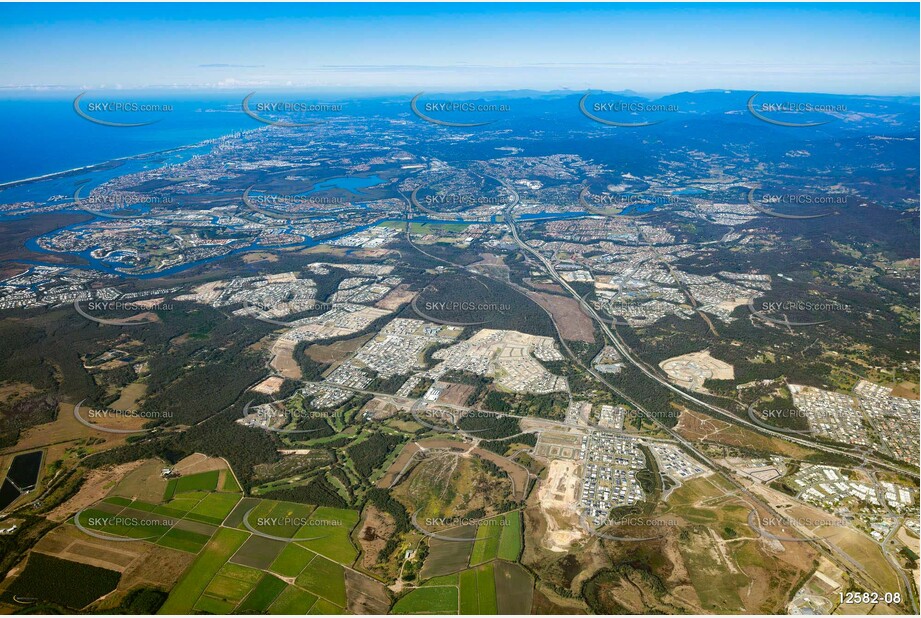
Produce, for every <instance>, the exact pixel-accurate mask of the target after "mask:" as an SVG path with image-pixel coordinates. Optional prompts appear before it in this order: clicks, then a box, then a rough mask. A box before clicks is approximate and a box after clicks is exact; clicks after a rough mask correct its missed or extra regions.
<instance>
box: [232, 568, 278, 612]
mask: <svg viewBox="0 0 921 618" xmlns="http://www.w3.org/2000/svg"><path fill="white" fill-rule="evenodd" d="M286 586H287V584H286V583H285V582H283V581H281V580H280V579H278V578H277V577H275V576H274V575H268V574H267V575H264V576H263V577H262V579H261V580H260V581H259V583H258V584H256V587H255V588H253V590H252V592H250V593H249V595H248V596H247V597H246V598H245V599H244V600H243V603H241V604H240V606H239V607H238V608H237V611H239V612H240V613H242V614H261V613H262V612H264V611H266V610H267V609H268V608H269V606H270V605H271V604H272V602H273V601H275V599H277V598H278V595H279V594H281V591H282V590H284V589H285V587H286Z"/></svg>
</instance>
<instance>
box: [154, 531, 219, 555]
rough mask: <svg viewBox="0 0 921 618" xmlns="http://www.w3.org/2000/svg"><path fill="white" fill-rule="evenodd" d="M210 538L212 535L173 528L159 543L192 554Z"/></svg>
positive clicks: (199, 549)
mask: <svg viewBox="0 0 921 618" xmlns="http://www.w3.org/2000/svg"><path fill="white" fill-rule="evenodd" d="M210 538H211V537H209V536H207V535H204V534H199V533H197V532H191V531H189V530H179V529H178V528H172V529H171V530H170V531H169V532H167V533H166V534H164V535H163V536H162V537H160V539H159V540H158V541H157V545H162V546H163V547H171V548H172V549H178V550H181V551H185V552H189V553H190V554H197V553H198V552H199V551H201V548H202V547H204V546H205V544H206V543H207V542H208V540H209V539H210Z"/></svg>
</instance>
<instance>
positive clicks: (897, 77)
mask: <svg viewBox="0 0 921 618" xmlns="http://www.w3.org/2000/svg"><path fill="white" fill-rule="evenodd" d="M918 20H919V7H918V5H917V4H879V3H867V4H808V5H804V4H800V5H795V4H758V5H739V4H701V5H689V4H677V5H675V4H632V5H630V4H622V5H618V4H614V5H598V4H501V5H495V4H474V5H452V4H336V5H316V4H314V5H291V4H274V5H266V4H233V3H231V4H178V5H169V6H164V5H145V4H102V5H83V4H55V5H40V4H28V5H26V4H0V87H2V88H35V87H40V88H47V87H62V88H68V89H73V88H78V89H100V88H125V89H133V88H139V87H145V88H147V87H153V88H159V87H178V88H235V89H236V88H270V87H271V88H283V87H292V88H299V89H300V88H318V89H325V88H328V89H335V90H343V89H355V90H364V91H392V92H417V91H420V90H429V91H434V90H438V91H451V90H512V89H519V88H533V89H539V90H554V89H560V88H569V89H573V90H584V89H586V88H599V89H607V90H623V89H632V90H635V91H638V92H642V93H666V92H676V91H682V90H696V89H708V88H729V89H749V90H791V91H809V92H833V93H849V94H910V95H917V94H918V91H919V84H918V75H919V62H918V53H919V28H918Z"/></svg>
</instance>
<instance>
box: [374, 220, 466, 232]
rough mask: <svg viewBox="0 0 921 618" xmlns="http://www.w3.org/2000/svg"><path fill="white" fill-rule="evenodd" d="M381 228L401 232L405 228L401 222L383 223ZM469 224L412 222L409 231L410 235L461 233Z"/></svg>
mask: <svg viewBox="0 0 921 618" xmlns="http://www.w3.org/2000/svg"><path fill="white" fill-rule="evenodd" d="M380 225H381V227H389V228H393V229H396V230H402V229H404V228H405V227H406V224H405V223H404V222H403V221H384V222H383V223H381V224H380ZM468 227H470V224H469V223H422V222H419V221H413V222H412V223H410V224H409V231H410V232H411V233H412V234H437V233H438V232H440V231H441V232H458V233H459V232H463V231H464V230H466V229H467V228H468Z"/></svg>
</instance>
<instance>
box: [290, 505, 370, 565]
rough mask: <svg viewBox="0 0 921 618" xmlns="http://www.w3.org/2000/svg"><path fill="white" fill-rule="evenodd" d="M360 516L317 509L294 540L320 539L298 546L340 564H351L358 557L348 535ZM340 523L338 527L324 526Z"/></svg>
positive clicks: (330, 509) (339, 511) (346, 512)
mask: <svg viewBox="0 0 921 618" xmlns="http://www.w3.org/2000/svg"><path fill="white" fill-rule="evenodd" d="M359 517H360V514H359V512H358V511H354V510H351V509H336V508H332V507H328V506H321V507H318V508H317V510H315V511H314V512H313V514H311V516H310V519H309V521H308V523H307V524H306V525H305V526H303V527H302V528H301V529H300V530H298V532H297V536H296V537H295V538H310V537H321V538H318V539H316V540H313V541H300V542H299V544H300V545H302V546H304V547H306V548H307V549H309V550H311V551H315V552H316V553H318V554H322V555H324V556H326V557H327V558H331V559H333V560H335V561H336V562H339V563H342V564H351V563H352V562H354V561H355V559H356V558H357V557H358V550H357V549H355V546H354V545H353V544H352V539H351V537H350V533H351V531H352V528H354V527H355V526H356V525H358V519H359ZM333 522H340V523H339V525H334V526H332V525H326V524H329V523H333Z"/></svg>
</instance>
